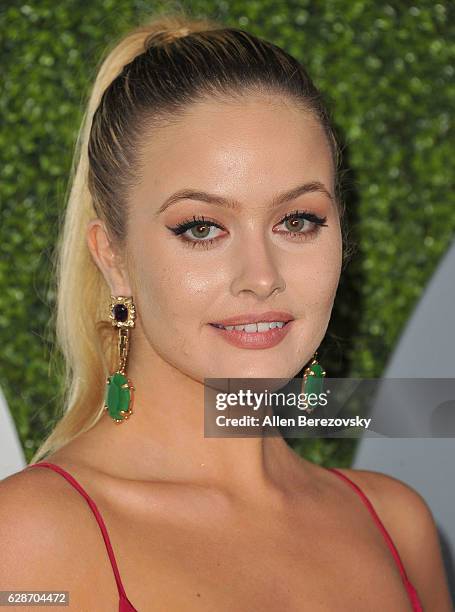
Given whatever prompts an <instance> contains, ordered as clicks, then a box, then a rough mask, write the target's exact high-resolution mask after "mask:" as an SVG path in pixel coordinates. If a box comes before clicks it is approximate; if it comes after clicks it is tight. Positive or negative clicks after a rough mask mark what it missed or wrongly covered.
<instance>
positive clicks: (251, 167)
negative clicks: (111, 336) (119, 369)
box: [127, 95, 342, 382]
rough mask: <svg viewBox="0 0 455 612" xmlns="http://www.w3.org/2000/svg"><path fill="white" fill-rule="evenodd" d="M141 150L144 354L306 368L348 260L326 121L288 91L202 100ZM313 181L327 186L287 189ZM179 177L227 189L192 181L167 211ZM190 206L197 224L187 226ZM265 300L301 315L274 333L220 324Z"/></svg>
mask: <svg viewBox="0 0 455 612" xmlns="http://www.w3.org/2000/svg"><path fill="white" fill-rule="evenodd" d="M141 152H142V154H143V158H142V160H143V164H144V166H143V175H142V180H141V182H140V183H139V184H138V185H137V186H136V187H135V189H134V191H133V192H132V193H131V197H130V201H129V210H130V217H129V221H128V237H127V249H128V257H129V266H130V268H129V269H130V286H131V295H132V296H133V299H134V302H135V305H136V312H137V320H136V328H135V330H134V332H133V336H132V342H134V343H136V351H140V352H141V355H137V353H136V355H137V358H138V360H139V361H141V360H142V359H145V360H147V359H149V358H150V357H151V356H154V357H157V356H159V357H161V358H162V359H164V360H165V361H166V362H168V363H169V364H171V365H172V366H174V367H175V368H177V369H178V370H180V371H182V372H183V373H185V374H186V375H188V376H191V377H192V378H194V379H196V380H199V381H201V382H203V381H204V378H243V377H258V378H282V377H286V378H291V377H293V376H295V375H296V374H297V373H298V372H299V370H300V369H301V368H302V367H303V365H304V364H305V363H306V362H307V361H308V360H309V359H310V358H311V356H312V354H313V353H314V351H315V350H316V349H317V348H318V346H319V344H320V342H321V341H322V339H323V337H324V335H325V332H326V329H327V325H328V322H329V319H330V314H331V310H332V305H333V300H334V297H335V293H336V289H337V285H338V281H339V275H340V270H341V261H342V240H341V231H340V223H339V217H338V212H337V209H336V205H335V202H334V200H333V199H331V198H330V197H329V196H330V195H331V196H332V198H334V169H333V165H332V159H331V155H330V149H329V145H328V142H327V139H326V137H325V135H324V132H323V129H322V127H321V126H320V125H319V123H318V122H317V121H316V120H315V119H314V118H312V117H311V116H309V115H308V114H305V113H304V112H303V111H302V110H300V109H299V108H298V107H296V106H295V105H294V104H292V103H291V102H288V101H285V100H283V99H282V98H280V97H278V96H265V95H249V96H248V97H245V99H244V100H242V101H237V102H229V103H227V102H219V101H204V102H200V103H198V104H197V105H194V106H192V107H191V109H190V110H189V112H188V113H187V114H186V116H185V117H184V118H183V119H181V120H180V122H179V123H178V124H177V123H176V124H174V125H167V126H166V127H162V128H161V129H160V130H159V131H158V133H157V132H156V131H155V132H154V133H153V136H151V137H150V138H149V139H147V140H146V144H145V145H144V149H143V150H141ZM306 183H320V184H321V186H322V187H321V190H314V186H313V190H310V191H306V192H301V193H300V195H298V196H297V197H295V198H294V199H288V200H282V201H281V202H278V198H279V196H280V195H281V194H283V193H285V192H289V191H291V190H293V189H295V188H297V187H300V186H302V185H304V184H306ZM181 190H192V191H194V192H205V193H206V194H211V196H213V198H215V197H217V198H220V200H219V201H217V203H216V202H209V201H205V200H206V199H207V198H206V197H205V196H202V195H201V194H199V195H198V194H193V197H192V198H190V197H188V196H189V194H186V195H187V197H186V198H185V197H183V198H181V199H178V200H177V199H176V200H175V201H174V202H173V203H170V204H169V205H167V206H166V207H165V208H164V210H162V211H160V208H161V207H163V206H164V204H165V203H166V201H167V200H168V199H169V198H170V196H172V195H173V194H175V193H176V192H180V191H181ZM324 190H326V192H328V194H327V193H325V192H324ZM221 199H223V201H224V200H226V201H228V200H229V201H235V202H237V207H234V208H232V207H230V206H225V205H222V203H221ZM296 211H298V213H299V212H300V213H303V212H306V213H310V214H311V215H316V217H317V218H320V219H321V221H322V220H324V219H325V221H323V222H324V224H325V226H320V225H317V224H316V223H315V222H313V221H311V220H308V219H302V218H298V217H297V218H296V217H292V218H291V219H290V220H287V221H286V219H285V216H286V214H288V215H291V214H295V212H296ZM193 217H196V220H197V224H194V223H193V227H192V228H191V227H189V228H188V226H185V225H184V224H185V223H188V222H191V221H194V218H193ZM179 231H180V234H179V233H178V232H179ZM267 311H285V312H287V313H290V315H291V316H292V317H293V318H294V320H293V321H292V323H288V324H287V326H289V327H288V328H287V330H286V331H287V333H285V334H283V333H282V332H280V334H282V336H283V337H282V339H281V340H280V341H279V342H278V343H277V344H274V345H273V346H262V347H258V346H255V348H253V346H250V347H249V348H248V347H246V346H237V345H233V344H232V343H231V342H228V341H227V340H226V339H225V337H227V334H226V332H222V331H220V330H219V329H217V328H215V327H214V326H213V325H211V323H217V322H220V321H223V320H224V319H226V318H228V317H229V318H230V317H233V316H237V315H238V316H239V318H240V319H242V315H250V314H259V315H260V314H263V313H265V312H267ZM269 320H274V318H273V316H272V317H271V318H270V319H269ZM283 329H284V328H283ZM245 333H246V332H243V334H245ZM256 333H258V334H259V333H261V332H259V331H258V332H256ZM139 335H140V336H139ZM231 335H232V334H231Z"/></svg>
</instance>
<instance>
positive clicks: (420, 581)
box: [339, 468, 453, 612]
mask: <svg viewBox="0 0 455 612" xmlns="http://www.w3.org/2000/svg"><path fill="white" fill-rule="evenodd" d="M339 471H340V472H342V473H343V474H345V475H346V476H347V477H348V478H350V479H351V480H352V481H353V482H354V483H355V484H357V485H358V486H359V487H360V488H361V489H362V491H363V492H364V493H365V495H366V496H367V497H368V499H369V500H370V502H371V504H372V505H373V507H374V509H375V511H376V513H377V514H378V516H379V518H380V519H381V521H382V523H383V524H384V526H385V528H386V529H387V531H388V533H389V535H390V536H391V538H392V540H393V542H394V544H395V546H396V548H397V549H398V552H399V555H400V558H401V560H402V562H403V565H404V567H405V570H406V573H407V575H408V578H409V580H410V581H411V582H412V584H413V585H414V586H415V588H416V590H417V591H418V593H419V597H420V599H421V600H422V604H423V607H424V609H428V610H438V611H440V612H453V607H452V604H451V602H450V594H449V590H448V585H447V576H446V572H445V568H444V564H443V559H442V552H441V546H440V540H439V533H438V529H437V525H436V522H435V519H434V516H433V513H432V511H431V508H430V506H429V504H428V503H427V501H426V500H425V498H424V497H423V496H422V495H421V494H420V493H419V491H417V490H416V489H414V488H413V487H412V486H411V485H409V484H407V483H405V482H403V481H402V480H400V479H399V478H395V477H394V476H390V475H388V474H384V473H382V472H376V471H371V470H359V469H347V468H342V469H341V468H339Z"/></svg>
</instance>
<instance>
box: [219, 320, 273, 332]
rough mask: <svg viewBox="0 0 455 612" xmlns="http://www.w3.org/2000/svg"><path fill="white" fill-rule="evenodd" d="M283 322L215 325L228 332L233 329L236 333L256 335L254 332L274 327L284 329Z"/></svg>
mask: <svg viewBox="0 0 455 612" xmlns="http://www.w3.org/2000/svg"><path fill="white" fill-rule="evenodd" d="M284 325H285V323H284V321H272V322H270V323H269V322H261V323H248V324H246V325H226V327H224V326H223V325H217V327H218V326H219V327H221V328H222V329H227V330H228V331H232V330H233V329H235V330H238V331H245V332H247V333H256V332H266V331H269V329H274V328H275V327H278V328H282V327H284Z"/></svg>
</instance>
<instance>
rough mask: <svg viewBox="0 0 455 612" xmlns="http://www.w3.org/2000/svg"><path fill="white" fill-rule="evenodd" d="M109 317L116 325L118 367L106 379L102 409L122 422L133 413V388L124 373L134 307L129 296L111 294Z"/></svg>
mask: <svg viewBox="0 0 455 612" xmlns="http://www.w3.org/2000/svg"><path fill="white" fill-rule="evenodd" d="M109 318H110V319H111V321H112V325H113V326H114V327H118V331H119V335H118V351H119V367H118V370H117V371H116V372H114V373H113V374H111V375H110V376H109V377H108V378H107V379H106V395H105V400H104V409H105V410H106V411H107V413H108V414H109V416H110V417H111V418H112V419H113V420H114V421H115V422H116V423H123V421H126V420H127V419H128V418H129V417H130V416H131V415H132V414H133V390H134V387H133V385H132V384H131V381H130V379H129V378H128V377H127V375H126V361H127V357H128V348H129V332H130V328H131V327H134V320H135V318H136V309H135V307H134V303H133V299H132V298H131V297H123V296H119V297H115V296H113V295H111V304H110V309H109Z"/></svg>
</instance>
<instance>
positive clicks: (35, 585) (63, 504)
mask: <svg viewBox="0 0 455 612" xmlns="http://www.w3.org/2000/svg"><path fill="white" fill-rule="evenodd" d="M65 485H66V486H65ZM68 489H72V487H71V486H69V485H68V483H67V482H66V481H65V480H64V479H63V478H62V477H61V476H60V475H58V474H56V473H55V472H53V471H51V470H49V469H44V468H33V469H24V470H22V471H20V472H16V473H14V474H12V475H10V476H8V477H7V478H4V479H3V480H1V481H0V542H1V548H2V564H1V585H2V586H1V588H2V589H7V590H52V591H55V590H56V589H58V590H62V591H70V601H71V602H72V604H74V605H78V606H79V608H80V609H82V608H83V607H84V606H85V605H86V604H87V602H86V601H85V599H84V597H85V594H84V592H83V590H82V588H81V585H83V584H84V583H85V582H86V580H88V581H90V579H91V580H93V578H90V572H91V571H93V565H92V564H91V563H90V562H88V563H87V561H88V560H90V556H91V555H90V550H88V551H86V550H85V543H86V542H87V536H86V535H85V533H84V532H85V530H86V526H87V516H86V514H87V513H86V510H85V508H84V507H83V504H84V503H85V502H84V500H83V499H80V500H79V499H77V493H76V492H74V493H75V494H76V495H72V494H71V491H70V492H69V491H68ZM68 493H70V494H68ZM81 502H82V504H81ZM88 531H89V533H91V535H92V537H93V533H92V530H91V529H90V528H89V529H88ZM96 541H97V540H96V538H95V542H96ZM85 552H87V554H86V555H85V554H84V553H85ZM84 557H85V558H84ZM81 606H82V607H81Z"/></svg>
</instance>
